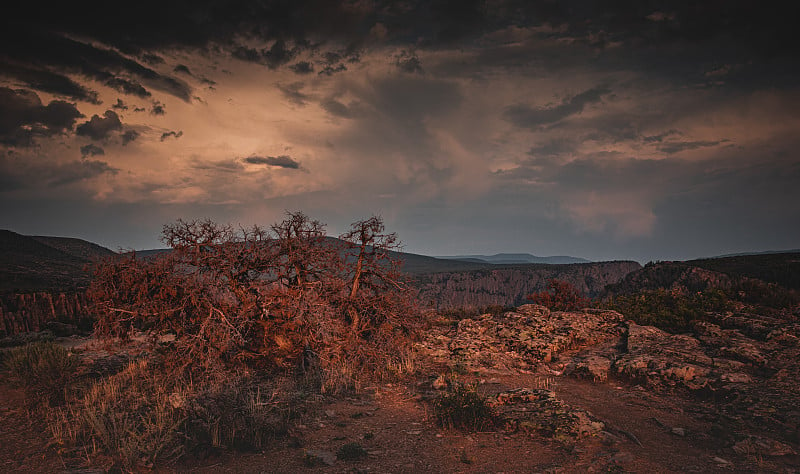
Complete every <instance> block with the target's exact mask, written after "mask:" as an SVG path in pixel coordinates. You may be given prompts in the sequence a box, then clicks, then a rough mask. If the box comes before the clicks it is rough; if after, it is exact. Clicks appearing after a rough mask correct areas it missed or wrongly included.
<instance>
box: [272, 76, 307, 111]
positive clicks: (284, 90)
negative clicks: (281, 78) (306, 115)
mask: <svg viewBox="0 0 800 474" xmlns="http://www.w3.org/2000/svg"><path fill="white" fill-rule="evenodd" d="M303 86H305V84H304V83H302V82H293V83H291V84H276V87H277V88H278V90H280V91H281V94H283V96H284V97H285V98H286V99H287V100H288V101H289V102H291V103H293V104H295V105H299V106H304V105H306V101H307V100H308V98H309V97H308V95H307V94H304V93H302V92H301V90H302V89H303Z"/></svg>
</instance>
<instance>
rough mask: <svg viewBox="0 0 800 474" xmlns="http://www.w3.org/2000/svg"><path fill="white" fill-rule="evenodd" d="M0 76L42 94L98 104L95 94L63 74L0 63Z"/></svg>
mask: <svg viewBox="0 0 800 474" xmlns="http://www.w3.org/2000/svg"><path fill="white" fill-rule="evenodd" d="M0 75H5V76H10V77H13V78H15V79H17V80H19V81H22V82H24V83H25V84H26V85H27V86H28V87H30V88H32V89H36V90H39V91H42V92H49V93H51V94H54V95H58V96H62V97H68V98H70V99H72V100H80V101H83V102H89V103H92V104H99V103H100V101H99V100H98V98H97V92H95V91H93V90H90V89H88V88H86V87H84V86H82V85H80V84H78V83H77V82H75V81H74V80H72V79H71V78H69V77H67V76H65V75H63V74H58V73H55V72H52V71H48V70H46V69H38V68H34V67H26V66H14V65H12V64H3V63H0Z"/></svg>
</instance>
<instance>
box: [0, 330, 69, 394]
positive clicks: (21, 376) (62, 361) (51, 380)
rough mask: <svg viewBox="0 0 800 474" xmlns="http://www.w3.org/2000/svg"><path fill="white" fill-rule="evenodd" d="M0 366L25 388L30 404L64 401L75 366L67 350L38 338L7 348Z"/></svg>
mask: <svg viewBox="0 0 800 474" xmlns="http://www.w3.org/2000/svg"><path fill="white" fill-rule="evenodd" d="M2 361H3V366H4V368H5V369H6V370H7V371H8V374H9V377H10V379H11V380H12V381H13V382H14V383H16V384H17V385H19V386H22V387H23V388H24V389H25V392H26V393H27V394H28V396H29V403H30V404H31V406H33V405H35V404H37V403H40V402H41V403H45V404H47V405H50V406H57V405H61V404H63V403H64V401H65V400H66V393H65V391H66V390H67V388H68V386H69V383H70V381H71V380H72V379H73V377H74V376H75V371H76V369H77V367H78V363H77V359H76V358H75V357H74V356H73V355H72V354H70V352H69V351H67V350H66V349H64V348H63V347H61V346H58V345H56V344H55V343H53V342H50V341H39V342H34V343H31V344H27V345H24V346H21V347H17V348H14V349H12V350H10V351H8V352H7V353H6V354H5V355H4V357H3V359H2Z"/></svg>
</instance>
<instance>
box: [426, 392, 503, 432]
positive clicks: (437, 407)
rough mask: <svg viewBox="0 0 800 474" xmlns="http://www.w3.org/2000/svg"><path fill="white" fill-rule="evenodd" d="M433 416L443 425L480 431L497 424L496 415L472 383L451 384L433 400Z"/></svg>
mask: <svg viewBox="0 0 800 474" xmlns="http://www.w3.org/2000/svg"><path fill="white" fill-rule="evenodd" d="M433 416H434V418H435V419H436V422H437V423H438V424H439V425H440V426H443V427H447V428H458V429H463V430H472V431H482V430H486V429H490V428H492V427H494V426H496V425H497V422H498V416H497V414H496V413H495V411H494V409H493V408H492V407H491V406H490V405H489V404H488V402H487V400H486V397H484V396H482V395H480V394H479V393H478V391H477V388H476V387H475V386H474V385H464V384H460V383H455V384H453V385H452V386H451V387H450V389H449V390H448V391H447V393H444V394H442V395H440V396H439V397H438V398H436V399H435V400H434V401H433Z"/></svg>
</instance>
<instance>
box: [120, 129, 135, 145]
mask: <svg viewBox="0 0 800 474" xmlns="http://www.w3.org/2000/svg"><path fill="white" fill-rule="evenodd" d="M137 138H139V132H137V131H136V130H125V132H124V133H123V134H122V146H125V145H127V144H128V143H130V142H132V141H134V140H136V139H137Z"/></svg>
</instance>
